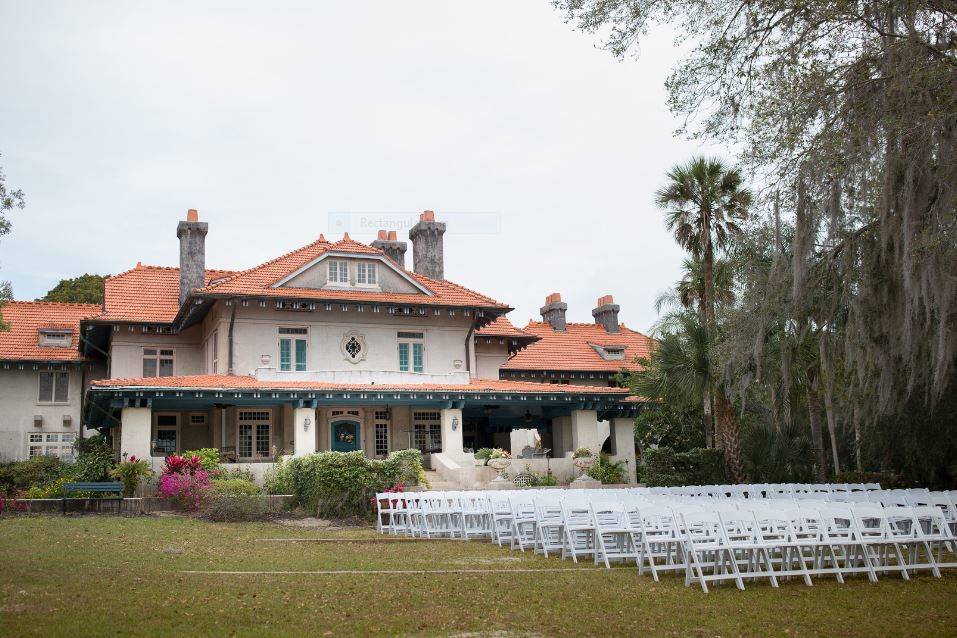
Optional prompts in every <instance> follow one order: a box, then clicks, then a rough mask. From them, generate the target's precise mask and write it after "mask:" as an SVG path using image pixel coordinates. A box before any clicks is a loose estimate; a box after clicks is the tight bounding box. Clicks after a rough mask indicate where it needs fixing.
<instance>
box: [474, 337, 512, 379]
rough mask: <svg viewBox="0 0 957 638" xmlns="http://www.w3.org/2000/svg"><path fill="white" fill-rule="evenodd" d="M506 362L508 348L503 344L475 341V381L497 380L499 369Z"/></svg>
mask: <svg viewBox="0 0 957 638" xmlns="http://www.w3.org/2000/svg"><path fill="white" fill-rule="evenodd" d="M506 361H508V346H507V345H506V344H505V343H504V342H503V343H499V342H498V341H495V342H493V343H486V342H485V339H484V338H478V339H476V340H475V374H474V375H473V376H474V377H475V378H477V379H498V371H499V368H501V367H502V364H504V363H505V362H506Z"/></svg>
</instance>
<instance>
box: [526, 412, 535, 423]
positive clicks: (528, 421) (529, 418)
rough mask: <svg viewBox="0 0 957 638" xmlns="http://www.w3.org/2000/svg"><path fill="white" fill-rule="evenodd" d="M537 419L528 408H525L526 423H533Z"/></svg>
mask: <svg viewBox="0 0 957 638" xmlns="http://www.w3.org/2000/svg"><path fill="white" fill-rule="evenodd" d="M534 420H535V417H533V416H532V413H531V412H529V411H528V410H525V423H531V422H532V421H534Z"/></svg>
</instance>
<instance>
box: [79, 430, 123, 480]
mask: <svg viewBox="0 0 957 638" xmlns="http://www.w3.org/2000/svg"><path fill="white" fill-rule="evenodd" d="M74 446H75V448H76V451H77V457H76V464H75V466H74V467H73V469H72V472H71V473H72V475H73V477H74V478H75V479H76V480H77V481H83V482H87V483H98V482H103V481H108V480H110V478H111V476H110V472H111V471H112V470H113V466H114V465H116V462H115V460H114V454H113V442H112V441H111V440H110V439H109V438H108V437H105V436H103V435H102V434H97V435H96V436H91V437H88V438H86V439H78V440H77V442H76V443H75V444H74Z"/></svg>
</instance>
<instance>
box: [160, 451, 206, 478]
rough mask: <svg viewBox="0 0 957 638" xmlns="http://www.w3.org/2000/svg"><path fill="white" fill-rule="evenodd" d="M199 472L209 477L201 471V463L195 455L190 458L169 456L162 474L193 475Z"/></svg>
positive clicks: (177, 455) (176, 455) (175, 455)
mask: <svg viewBox="0 0 957 638" xmlns="http://www.w3.org/2000/svg"><path fill="white" fill-rule="evenodd" d="M199 471H202V472H204V473H205V474H206V476H207V477H208V476H209V473H208V472H206V470H203V464H202V461H201V460H200V458H199V457H198V456H196V455H195V454H194V455H192V456H186V455H182V456H180V455H179V454H170V455H169V456H167V457H166V464H165V465H164V466H163V474H195V473H196V472H199Z"/></svg>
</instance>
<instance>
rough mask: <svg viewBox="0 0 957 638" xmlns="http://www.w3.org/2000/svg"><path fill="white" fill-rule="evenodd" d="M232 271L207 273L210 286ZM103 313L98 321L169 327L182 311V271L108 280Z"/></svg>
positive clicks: (141, 272)
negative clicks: (180, 279)
mask: <svg viewBox="0 0 957 638" xmlns="http://www.w3.org/2000/svg"><path fill="white" fill-rule="evenodd" d="M232 274H233V271H231V270H207V271H206V283H209V282H210V281H214V280H216V279H221V278H223V277H228V276H230V275H232ZM104 292H105V294H104V303H103V312H102V313H97V315H98V316H97V317H95V318H96V319H97V320H103V321H120V322H123V321H129V322H134V323H135V322H155V323H169V322H171V321H173V319H174V318H175V317H176V313H177V312H178V311H179V268H170V267H166V266H143V265H141V264H136V267H135V268H133V269H132V270H127V271H126V272H122V273H120V274H118V275H113V276H112V277H108V278H107V279H106V283H105V291H104Z"/></svg>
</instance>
